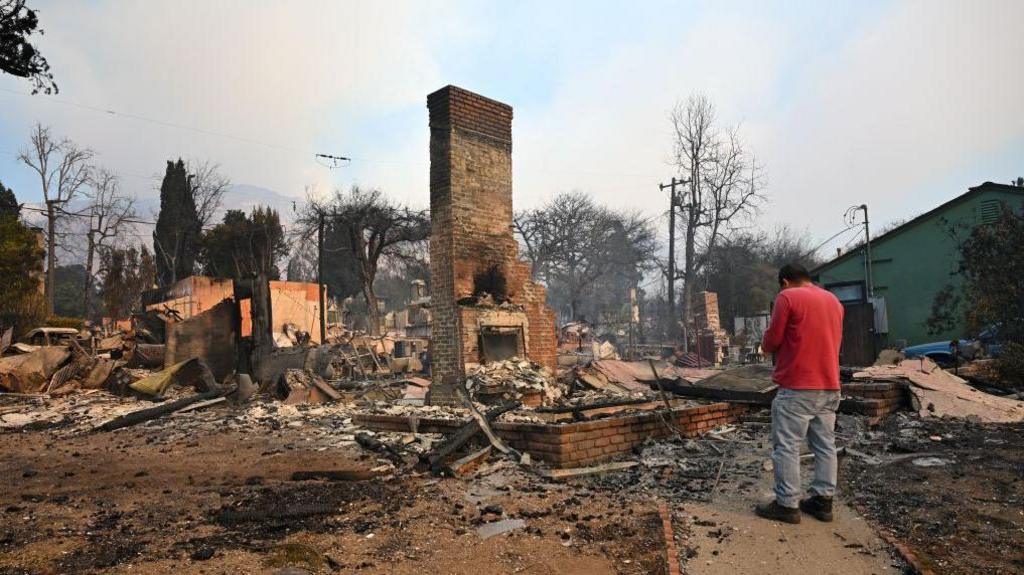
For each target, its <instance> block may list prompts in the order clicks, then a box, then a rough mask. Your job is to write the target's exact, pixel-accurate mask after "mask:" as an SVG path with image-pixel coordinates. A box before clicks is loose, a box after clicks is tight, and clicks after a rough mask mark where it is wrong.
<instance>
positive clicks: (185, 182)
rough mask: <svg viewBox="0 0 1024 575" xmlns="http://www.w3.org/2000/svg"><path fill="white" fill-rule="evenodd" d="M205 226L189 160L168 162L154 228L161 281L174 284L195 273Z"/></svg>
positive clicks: (154, 246) (154, 243) (161, 282)
mask: <svg viewBox="0 0 1024 575" xmlns="http://www.w3.org/2000/svg"><path fill="white" fill-rule="evenodd" d="M201 231H202V226H201V224H200V221H199V215H198V213H197V211H196V202H195V198H194V197H193V194H192V187H191V185H190V184H189V176H188V172H187V170H186V169H185V163H184V162H183V161H182V160H181V159H180V158H179V159H178V161H177V162H167V171H166V173H165V174H164V179H163V182H162V183H161V184H160V215H159V217H157V220H156V229H155V230H153V248H154V250H155V258H156V271H157V281H158V282H159V284H160V285H162V286H165V285H170V284H172V283H174V282H176V281H178V280H180V279H184V278H187V277H188V276H190V275H192V274H193V273H194V270H195V263H196V257H197V255H198V252H199V245H200V233H201Z"/></svg>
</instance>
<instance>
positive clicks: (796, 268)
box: [779, 263, 811, 285]
mask: <svg viewBox="0 0 1024 575" xmlns="http://www.w3.org/2000/svg"><path fill="white" fill-rule="evenodd" d="M782 280H789V281H791V282H809V281H811V274H810V273H809V272H808V271H807V268H805V267H804V266H802V265H800V264H795V263H794V264H786V265H784V266H782V269H780V270H779V285H782Z"/></svg>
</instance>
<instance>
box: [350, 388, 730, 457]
mask: <svg viewBox="0 0 1024 575" xmlns="http://www.w3.org/2000/svg"><path fill="white" fill-rule="evenodd" d="M746 411H747V406H745V405H730V404H728V403H714V404H711V405H703V406H700V407H689V408H678V409H673V410H672V415H673V418H674V420H675V422H676V425H677V426H678V429H679V431H680V433H681V434H682V435H683V436H685V437H696V436H698V435H701V434H703V433H706V432H707V431H708V430H710V429H713V428H715V427H718V426H721V425H725V424H726V423H730V422H732V421H735V420H736V418H737V417H738V416H739V415H741V414H743V413H746ZM663 417H664V418H665V419H662V418H663ZM667 420H668V416H667V415H666V414H665V413H664V412H648V413H641V414H637V415H629V416H623V417H608V418H605V419H598V420H595V421H585V422H581V423H567V424H564V425H558V424H547V423H495V424H493V428H494V432H495V433H496V434H497V435H498V436H499V437H501V438H502V439H504V440H505V441H507V442H508V443H509V444H510V445H511V446H512V447H515V448H516V449H518V450H519V451H522V452H526V453H529V454H530V456H531V457H533V458H535V459H540V460H543V461H546V462H547V463H548V464H550V465H552V466H555V467H581V466H585V465H590V464H592V463H597V462H599V461H602V460H605V459H608V458H610V457H613V456H616V455H620V454H623V453H628V452H629V451H631V450H632V449H633V447H635V446H637V445H639V444H641V443H643V442H644V440H645V439H647V438H648V437H664V436H667V435H671V434H673V433H674V431H672V430H671V429H670V428H669V427H668V425H667V424H666V421H667ZM353 421H355V423H357V424H359V425H362V426H364V427H367V428H369V429H374V430H379V431H403V432H404V431H412V429H411V425H412V422H411V421H410V420H409V419H408V418H405V417H402V416H399V415H357V416H355V417H354V418H353ZM415 425H416V430H417V431H418V432H420V433H452V432H454V431H455V430H456V429H458V428H459V427H461V426H462V425H463V422H461V421H457V420H435V419H422V418H419V419H417V421H416V423H415Z"/></svg>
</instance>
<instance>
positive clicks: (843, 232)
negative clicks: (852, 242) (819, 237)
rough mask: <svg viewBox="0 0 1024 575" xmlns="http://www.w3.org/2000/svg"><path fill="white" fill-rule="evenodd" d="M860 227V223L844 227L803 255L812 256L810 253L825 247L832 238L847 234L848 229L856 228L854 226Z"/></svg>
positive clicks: (804, 256)
mask: <svg viewBox="0 0 1024 575" xmlns="http://www.w3.org/2000/svg"><path fill="white" fill-rule="evenodd" d="M858 227H860V225H859V224H857V225H852V226H849V227H847V228H844V229H842V230H840V231H839V232H838V233H836V234H834V235H832V236H831V237H829V238H828V239H827V240H825V241H823V242H821V243H820V244H818V245H817V246H815V247H814V248H813V249H811V250H809V251H808V252H807V253H805V254H804V255H803V258H806V257H808V256H810V255H811V254H813V253H814V252H816V251H818V250H820V249H821V248H823V247H825V244H827V243H829V242H831V241H832V240H834V239H836V238H838V237H839V236H841V235H843V234H845V233H846V232H848V231H850V230H852V229H854V228H858ZM803 258H801V259H803Z"/></svg>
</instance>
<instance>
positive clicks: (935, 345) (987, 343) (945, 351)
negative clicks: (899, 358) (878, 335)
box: [901, 326, 1002, 367]
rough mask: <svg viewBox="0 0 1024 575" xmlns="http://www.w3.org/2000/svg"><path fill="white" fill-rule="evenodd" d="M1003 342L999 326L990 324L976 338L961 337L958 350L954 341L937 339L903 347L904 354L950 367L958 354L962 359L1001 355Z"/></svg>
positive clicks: (958, 341) (957, 345)
mask: <svg viewBox="0 0 1024 575" xmlns="http://www.w3.org/2000/svg"><path fill="white" fill-rule="evenodd" d="M1001 349H1002V344H1001V343H1000V342H999V330H998V328H997V326H989V327H987V328H985V329H984V330H982V332H981V333H980V334H978V337H976V338H974V339H961V340H957V342H956V351H957V352H958V353H957V354H955V353H954V347H953V342H952V341H936V342H932V343H922V344H920V345H912V346H909V347H905V348H903V349H902V350H901V351H902V352H903V355H905V356H907V357H908V358H910V357H927V358H928V359H930V360H932V361H934V362H935V363H937V364H939V365H941V366H943V367H949V366H952V365H954V364H955V363H956V356H957V355H959V357H960V358H961V359H979V358H982V357H999V352H1000V351H1001Z"/></svg>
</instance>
